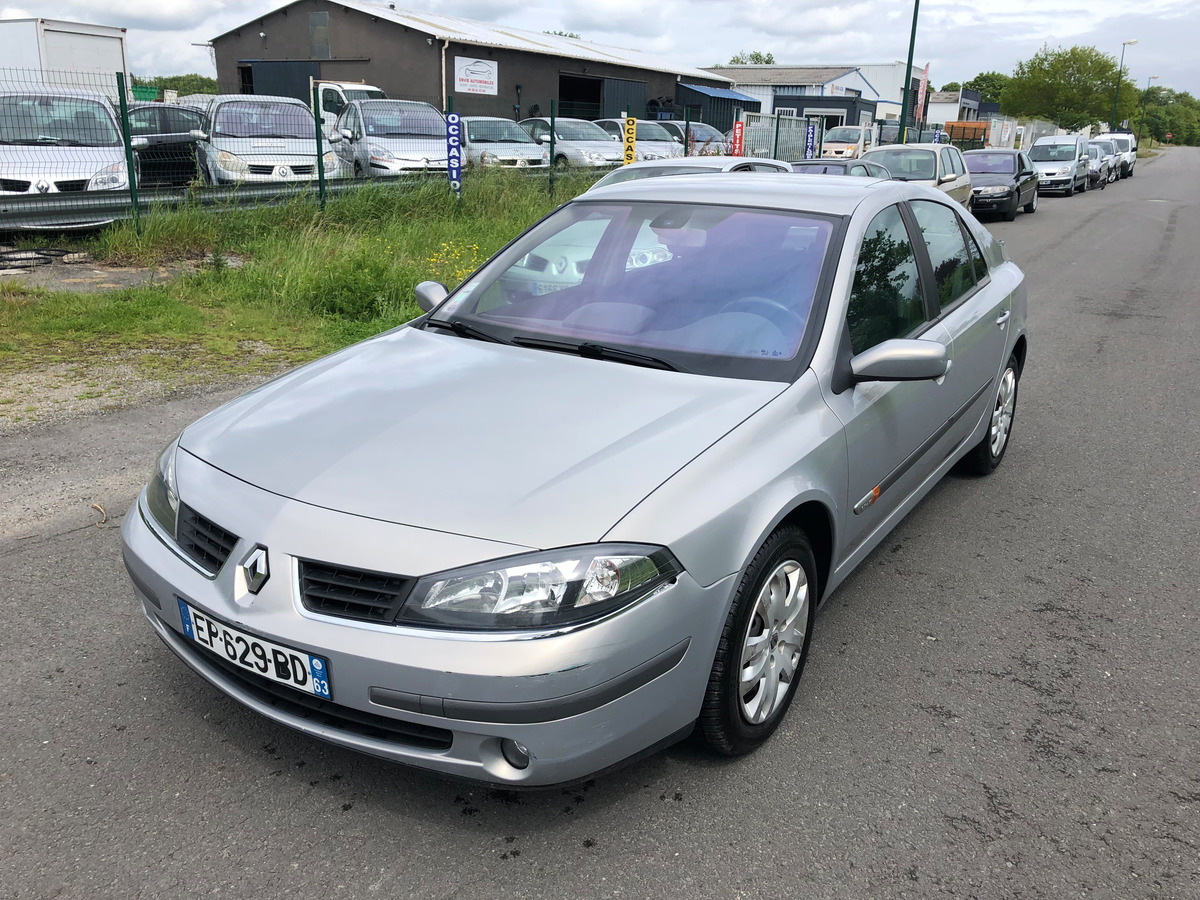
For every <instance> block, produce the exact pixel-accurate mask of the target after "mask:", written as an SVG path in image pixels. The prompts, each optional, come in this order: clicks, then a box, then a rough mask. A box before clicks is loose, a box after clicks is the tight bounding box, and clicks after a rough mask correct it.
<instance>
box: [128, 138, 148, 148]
mask: <svg viewBox="0 0 1200 900" xmlns="http://www.w3.org/2000/svg"><path fill="white" fill-rule="evenodd" d="M129 146H130V148H131V149H133V150H145V149H146V148H147V147H149V146H150V139H149V138H144V137H135V138H130V139H129Z"/></svg>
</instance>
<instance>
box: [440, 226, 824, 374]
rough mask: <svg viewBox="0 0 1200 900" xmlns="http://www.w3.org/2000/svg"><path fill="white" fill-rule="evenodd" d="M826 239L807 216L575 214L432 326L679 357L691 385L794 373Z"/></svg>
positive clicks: (471, 285)
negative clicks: (742, 375)
mask: <svg viewBox="0 0 1200 900" xmlns="http://www.w3.org/2000/svg"><path fill="white" fill-rule="evenodd" d="M833 227H834V223H833V221H831V220H830V219H826V218H822V217H817V216H814V215H811V214H800V213H783V212H775V211H766V210H757V209H739V208H734V207H724V206H701V205H692V204H675V203H672V204H667V203H650V202H607V203H601V202H595V203H590V202H576V203H573V204H569V205H567V206H565V207H563V208H562V209H560V210H559V211H558V212H556V213H554V214H553V215H551V216H550V217H549V218H548V219H546V220H544V221H543V222H542V223H541V224H540V225H538V226H537V227H536V228H534V229H533V230H532V231H530V232H529V233H527V234H526V235H524V236H523V237H522V238H519V239H518V240H517V241H515V242H514V243H513V244H512V245H510V246H509V247H508V248H507V249H506V250H505V251H504V252H502V253H501V254H500V255H498V256H497V257H496V258H495V259H493V260H492V262H490V263H489V264H488V265H487V266H485V267H484V268H483V269H482V270H480V272H479V273H477V274H476V275H475V276H474V277H473V278H471V279H469V280H468V281H467V282H466V283H465V284H464V285H463V287H462V288H460V289H459V291H458V292H457V293H456V294H455V295H454V297H452V298H451V300H450V301H449V302H448V303H447V304H446V305H445V306H443V307H442V308H441V309H440V310H439V311H438V313H437V318H438V319H439V320H464V319H465V320H466V321H467V322H468V323H469V324H472V325H476V326H477V327H480V328H486V329H487V330H489V331H491V332H494V333H499V334H506V332H505V329H508V330H510V331H508V332H507V334H506V336H513V335H514V334H515V335H523V336H526V337H528V336H549V337H551V338H555V339H559V340H563V339H565V340H569V341H571V342H582V341H588V342H595V343H601V344H604V345H608V346H612V345H614V344H616V345H622V346H624V347H626V348H633V349H635V350H636V351H637V352H641V353H654V354H657V355H659V356H660V357H663V358H671V357H672V356H676V355H677V354H684V355H687V359H686V361H681V362H680V366H681V367H682V368H685V369H687V370H689V371H696V372H705V371H707V372H720V371H721V366H722V363H721V360H726V361H728V360H729V359H731V358H732V359H741V360H749V359H753V360H765V361H768V362H769V361H776V362H779V361H784V360H789V359H791V358H792V357H793V356H795V355H796V353H797V350H798V349H799V347H800V344H801V340H802V339H803V337H804V334H805V330H806V328H807V327H808V322H809V312H810V310H811V308H812V305H813V300H814V297H815V295H816V291H817V283H818V280H819V278H820V275H821V271H822V268H823V266H824V265H825V256H826V250H827V248H828V245H829V241H830V236H831V235H832V233H833ZM694 355H698V356H699V357H700V358H695V356H694ZM677 358H678V357H677ZM704 358H716V359H715V361H714V360H713V359H709V360H708V362H705V359H704Z"/></svg>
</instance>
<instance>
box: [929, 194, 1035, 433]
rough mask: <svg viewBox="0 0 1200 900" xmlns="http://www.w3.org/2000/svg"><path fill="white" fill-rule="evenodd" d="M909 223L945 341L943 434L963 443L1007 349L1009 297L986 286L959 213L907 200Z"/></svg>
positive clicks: (982, 263) (988, 280)
mask: <svg viewBox="0 0 1200 900" xmlns="http://www.w3.org/2000/svg"><path fill="white" fill-rule="evenodd" d="M909 206H910V208H911V210H912V214H913V218H914V219H915V221H916V223H917V227H918V228H919V229H920V234H921V237H922V239H923V241H924V244H925V249H926V261H927V264H928V266H929V268H928V270H926V272H925V275H926V279H927V283H929V284H930V285H931V286H932V288H933V292H934V295H935V296H934V300H935V302H936V304H937V316H938V321H939V322H940V323H941V324H942V326H943V327H944V328H945V329H946V331H947V332H948V333H949V337H950V341H951V343H950V363H951V364H950V370H949V371H948V372H947V373H946V377H945V384H944V388H945V391H946V393H947V394H948V395H949V397H950V398H951V403H950V409H949V416H950V418H948V419H947V422H948V432H947V433H948V435H949V436H950V438H951V439H952V446H957V445H958V444H959V443H961V442H962V441H963V440H965V439H966V438H967V437H968V436H969V435H970V434H971V432H972V431H973V430H974V428H975V425H976V424H977V423H978V422H979V417H980V415H981V414H982V412H983V410H984V408H985V407H986V406H987V404H988V403H989V402H990V401H991V399H992V397H993V392H992V390H991V387H992V383H993V381H994V380H995V378H996V375H997V373H998V372H999V370H1000V364H1001V362H1002V361H1003V360H1002V359H1001V357H1002V356H1003V355H1004V350H1005V347H1007V345H1008V319H1009V316H1010V314H1011V299H1012V298H1011V296H1010V295H1009V294H1008V293H1007V292H1006V291H1005V290H1004V289H1002V288H1000V287H999V286H997V285H995V284H993V283H992V280H991V278H990V277H989V274H988V267H987V263H986V262H985V261H984V258H983V254H982V252H981V251H980V249H979V245H978V243H977V242H976V241H975V238H974V237H973V236H972V235H971V232H970V229H969V228H968V227H967V225H966V223H965V222H964V221H963V219H962V216H961V215H960V214H959V211H958V210H956V209H954V208H952V207H950V206H948V205H947V204H944V203H939V202H937V201H936V200H912V201H910V204H909Z"/></svg>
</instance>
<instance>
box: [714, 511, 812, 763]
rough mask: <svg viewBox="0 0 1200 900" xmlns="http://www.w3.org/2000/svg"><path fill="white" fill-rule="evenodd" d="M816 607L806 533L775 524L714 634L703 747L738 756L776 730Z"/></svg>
mask: <svg viewBox="0 0 1200 900" xmlns="http://www.w3.org/2000/svg"><path fill="white" fill-rule="evenodd" d="M816 602H817V567H816V561H815V557H814V556H813V552H812V545H811V543H810V542H809V540H808V535H806V534H805V533H804V532H803V531H802V530H801V529H799V528H797V527H795V526H790V525H788V526H783V527H781V528H779V529H778V530H776V531H775V532H773V533H772V534H771V536H770V537H769V538H767V540H766V542H765V543H764V544H763V545H762V547H761V548H759V551H758V553H756V554H755V556H754V559H753V560H752V561H751V562H750V565H749V566H748V567H747V568H746V572H745V574H744V575H742V580H741V582H740V583H739V584H738V587H737V592H736V593H735V594H734V597H733V603H732V604H731V606H730V609H729V615H728V616H727V617H726V619H725V627H724V628H723V629H722V631H721V640H720V643H719V644H718V646H717V655H716V657H715V658H714V659H713V665H712V672H711V673H710V674H709V677H708V689H707V690H706V691H705V694H704V705H703V706H702V707H701V710H700V722H699V724H700V728H699V734H700V736H701V738H702V739H703V740H704V742H705V743H706V744H707V745H708V746H709V747H710V748H712V749H713V750H715V751H716V752H718V753H721V754H723V755H725V756H742V755H744V754H746V753H749V752H750V751H752V750H754V749H755V748H757V747H759V746H760V745H761V744H762V743H763V742H765V741H766V740H767V738H769V737H770V736H771V735H772V734H773V733H774V731H775V729H776V728H778V727H779V723H780V722H782V721H783V717H784V714H785V713H786V712H787V710H788V707H789V706H790V705H791V702H792V698H793V697H794V696H795V694H796V686H797V685H798V684H799V683H800V675H801V674H802V673H803V671H804V663H805V661H806V660H807V659H808V647H809V643H810V641H811V638H812V626H813V618H814V610H815V606H816Z"/></svg>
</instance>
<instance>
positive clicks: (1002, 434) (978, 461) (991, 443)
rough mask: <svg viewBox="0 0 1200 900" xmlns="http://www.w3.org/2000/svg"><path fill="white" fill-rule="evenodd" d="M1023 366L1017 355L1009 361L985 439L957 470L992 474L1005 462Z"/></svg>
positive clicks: (973, 448) (998, 385)
mask: <svg viewBox="0 0 1200 900" xmlns="http://www.w3.org/2000/svg"><path fill="white" fill-rule="evenodd" d="M1020 380H1021V366H1020V364H1019V363H1018V362H1017V357H1016V355H1013V356H1010V357H1009V358H1008V363H1007V364H1006V365H1005V366H1004V371H1003V372H1002V373H1001V374H1000V381H999V382H998V383H997V385H996V393H995V395H994V401H993V403H992V419H991V423H990V424H989V426H988V430H987V432H986V433H985V434H984V436H983V439H982V440H981V441H980V442H979V443H978V444H976V445H975V446H974V447H972V448H971V449H970V450H969V451H968V452H967V455H966V456H964V457H963V458H962V460H960V461H959V464H958V470H959V471H960V472H962V473H964V474H966V475H990V474H991V473H992V472H994V471H995V470H996V467H997V466H998V465H1000V461H1001V460H1003V459H1004V452H1005V451H1006V450H1008V444H1009V438H1010V437H1011V436H1012V424H1013V418H1014V417H1015V416H1016V413H1017V384H1018V383H1019V382H1020Z"/></svg>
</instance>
